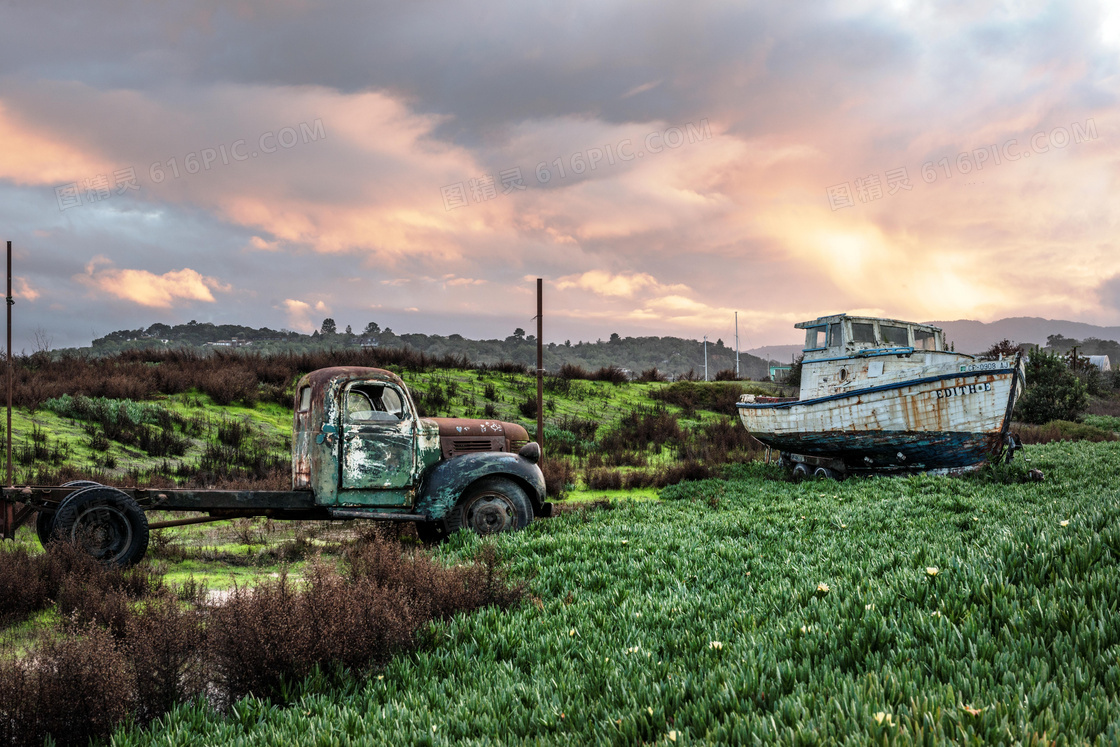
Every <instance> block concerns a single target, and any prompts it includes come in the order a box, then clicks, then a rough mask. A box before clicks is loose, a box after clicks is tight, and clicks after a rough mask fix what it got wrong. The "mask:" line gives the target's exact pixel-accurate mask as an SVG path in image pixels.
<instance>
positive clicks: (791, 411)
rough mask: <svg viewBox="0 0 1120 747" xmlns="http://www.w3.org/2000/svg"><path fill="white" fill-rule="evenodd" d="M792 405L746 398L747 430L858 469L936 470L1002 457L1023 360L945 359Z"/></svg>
mask: <svg viewBox="0 0 1120 747" xmlns="http://www.w3.org/2000/svg"><path fill="white" fill-rule="evenodd" d="M884 378H885V379H887V380H883V379H879V380H878V381H876V380H875V379H862V380H860V381H859V382H858V383H856V382H853V383H852V386H851V387H850V388H848V389H847V390H846V391H835V393H831V394H826V395H824V396H818V397H814V398H810V399H804V400H799V401H793V402H759V401H757V400H755V401H752V398H751V397H749V396H747V397H744V400H745V401H743V402H740V403H739V404H738V408H739V416H740V418H741V419H742V421H743V425H744V426H745V427H746V428H747V430H748V431H749V432H750V433H751V435H753V436H754V437H755V438H757V439H758V440H759V441H761V442H763V443H764V444H766V445H768V446H771V447H773V448H775V449H778V450H780V451H782V452H788V453H793V454H802V455H808V456H816V457H823V458H829V459H835V460H839V461H842V462H843V463H844V464H845V466H846V468H847V469H849V470H852V471H859V470H890V469H907V470H932V469H946V468H955V467H965V466H970V465H974V464H980V463H983V462H985V461H988V460H992V459H995V458H998V456H999V455H1000V453H1001V452H1002V450H1003V445H1004V440H1005V436H1006V432H1007V427H1008V426H1009V425H1010V422H1009V420H1010V417H1011V410H1012V409H1013V407H1014V403H1015V400H1016V399H1017V397H1018V394H1019V393H1020V392H1021V391H1022V386H1023V367H1022V364H1021V362H1019V361H1017V360H1015V361H1011V360H1008V361H999V362H984V363H970V362H962V361H960V360H955V361H944V360H942V361H941V362H938V363H934V364H933V365H928V366H914V367H911V368H910V370H908V371H904V372H903V371H900V372H899V373H898V374H896V375H894V376H888V377H884Z"/></svg>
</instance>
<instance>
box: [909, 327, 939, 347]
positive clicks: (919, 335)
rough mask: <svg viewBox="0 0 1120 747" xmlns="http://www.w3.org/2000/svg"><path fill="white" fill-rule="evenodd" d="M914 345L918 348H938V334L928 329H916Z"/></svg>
mask: <svg viewBox="0 0 1120 747" xmlns="http://www.w3.org/2000/svg"><path fill="white" fill-rule="evenodd" d="M914 347H915V348H917V349H918V350H937V336H936V335H935V333H934V332H933V331H931V330H928V329H916V330H914Z"/></svg>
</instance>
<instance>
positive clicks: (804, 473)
mask: <svg viewBox="0 0 1120 747" xmlns="http://www.w3.org/2000/svg"><path fill="white" fill-rule="evenodd" d="M811 476H812V472H810V471H809V465H807V464H805V463H804V462H798V463H797V464H795V465H793V481H794V482H801V481H802V480H808V479H809V477H811Z"/></svg>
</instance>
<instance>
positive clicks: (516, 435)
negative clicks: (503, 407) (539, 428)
mask: <svg viewBox="0 0 1120 747" xmlns="http://www.w3.org/2000/svg"><path fill="white" fill-rule="evenodd" d="M425 420H430V421H432V422H434V423H435V424H436V425H438V426H439V435H440V437H441V438H458V437H463V438H466V437H472V436H473V437H475V438H478V437H485V438H494V437H495V436H501V437H503V438H506V439H508V440H509V441H528V440H529V432H528V431H527V430H525V428H524V426H520V425H518V424H517V423H503V422H502V421H500V420H480V419H477V418H425Z"/></svg>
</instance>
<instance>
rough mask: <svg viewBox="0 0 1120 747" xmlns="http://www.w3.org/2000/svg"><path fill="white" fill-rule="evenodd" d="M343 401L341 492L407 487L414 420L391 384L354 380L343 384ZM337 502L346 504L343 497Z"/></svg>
mask: <svg viewBox="0 0 1120 747" xmlns="http://www.w3.org/2000/svg"><path fill="white" fill-rule="evenodd" d="M342 396H343V407H342V439H341V444H340V446H341V449H342V456H341V465H342V469H341V473H342V474H341V477H340V488H341V489H342V490H377V489H394V488H395V489H398V490H399V489H401V488H408V487H410V486H411V484H412V474H413V470H414V469H415V466H416V464H415V460H416V447H415V439H416V415H415V413H412V412H409V408H408V400H407V398H406V397H405V396H404V393H403V392H401V391H399V390H398V389H397V388H396V387H395V386H394V385H393V384H391V383H386V382H361V381H359V382H354V383H352V384H350V385H348V386H347V387H346V390H345V391H344V392H343V395H342ZM339 498H340V499H341V500H342V501H344V502H345V501H346V497H345V496H343V495H340V496H339ZM362 502H368V500H363V501H362ZM374 502H378V503H380V501H374ZM400 502H401V501H398V500H395V499H394V500H391V501H389V503H392V504H396V503H400Z"/></svg>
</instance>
